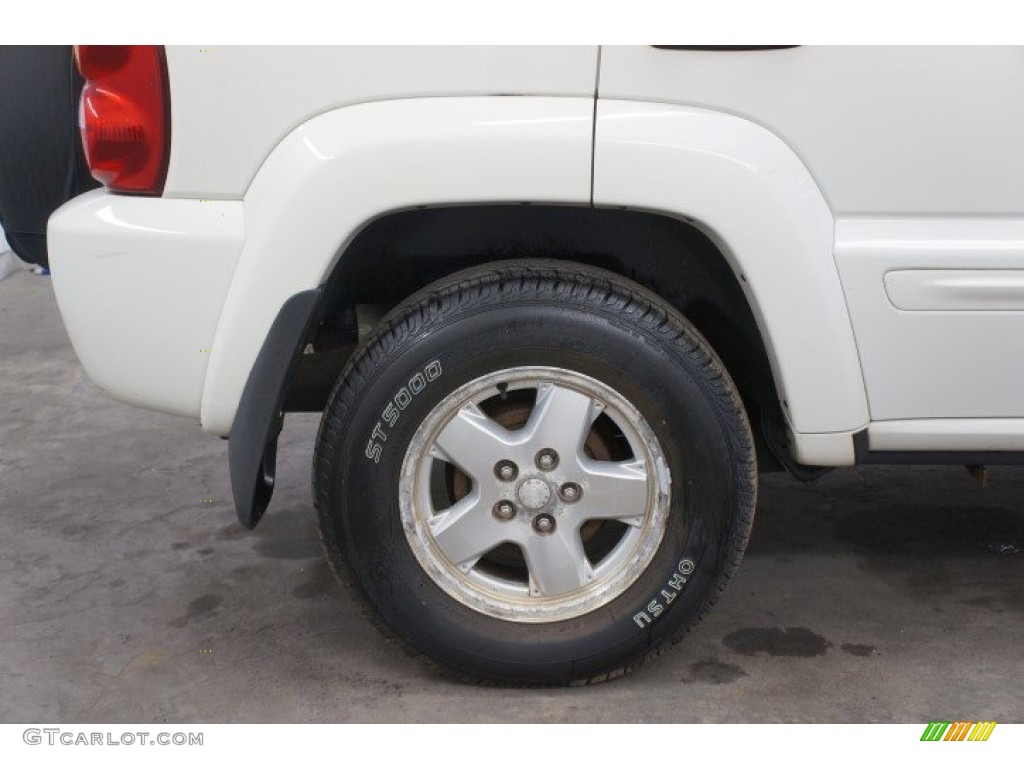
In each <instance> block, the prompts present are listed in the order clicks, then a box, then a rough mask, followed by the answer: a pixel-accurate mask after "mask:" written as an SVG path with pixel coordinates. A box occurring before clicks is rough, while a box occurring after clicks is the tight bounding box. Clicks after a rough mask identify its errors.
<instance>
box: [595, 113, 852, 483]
mask: <svg viewBox="0 0 1024 768" xmlns="http://www.w3.org/2000/svg"><path fill="white" fill-rule="evenodd" d="M595 137H596V138H595V147H594V192H593V200H594V205H596V206H622V207H629V208H634V209H639V210H647V211H652V212H657V213H663V214H666V215H671V216H676V217H680V218H683V219H685V220H687V221H689V222H690V223H692V224H694V225H695V226H698V227H699V228H701V229H702V230H704V231H705V233H706V234H708V235H709V237H711V239H712V240H713V241H714V242H715V243H716V244H717V245H718V246H719V248H720V249H721V250H722V252H723V253H724V254H725V256H726V258H727V259H728V260H729V262H730V264H731V265H732V267H733V270H734V271H735V273H736V275H737V276H738V277H739V279H740V283H741V285H742V286H743V289H744V291H745V292H746V294H747V299H748V301H749V303H750V305H751V308H752V310H753V312H754V317H755V319H756V320H757V322H758V325H759V327H760V329H761V334H762V337H763V340H764V342H765V348H766V350H767V351H768V357H769V360H770V362H771V364H772V369H773V371H774V375H775V378H776V385H777V388H778V391H779V394H780V399H781V400H782V406H783V410H784V412H785V414H786V417H787V419H788V421H789V423H790V426H791V428H792V430H793V432H794V433H795V434H794V437H795V438H796V443H797V445H796V449H797V450H796V451H795V453H796V456H797V459H798V460H801V461H807V460H808V459H811V460H812V461H811V462H809V463H819V464H827V463H831V464H851V463H853V459H854V452H853V441H852V434H853V433H854V432H855V431H858V430H860V429H863V428H864V427H865V426H866V424H867V423H868V420H869V416H868V405H867V396H866V392H865V387H864V379H863V374H862V371H861V366H860V359H859V356H858V353H857V347H856V343H855V340H854V336H853V329H852V324H851V322H850V317H849V312H848V309H847V306H846V300H845V296H844V294H843V290H842V285H841V283H840V280H839V273H838V269H837V267H836V262H835V257H834V254H833V239H834V218H833V216H832V212H831V210H830V209H829V207H828V204H827V203H826V201H825V198H824V196H823V195H822V193H821V190H820V189H819V187H818V185H817V183H816V182H815V181H814V179H813V178H812V177H811V174H810V172H809V171H808V169H807V167H806V166H805V165H804V163H803V162H802V161H801V160H800V158H799V157H797V155H796V154H795V153H794V152H793V150H792V149H790V147H789V146H788V145H787V144H786V143H785V142H783V141H782V140H781V139H780V138H779V137H778V136H776V135H775V134H774V133H772V132H771V131H769V130H768V129H766V128H764V127H762V126H760V125H757V124H756V123H753V122H751V121H749V120H746V119H743V118H740V117H736V116H734V115H730V114H726V113H723V112H717V111H712V110H707V109H700V108H694V107H683V106H675V105H669V104H653V103H645V102H631V101H616V100H605V99H601V100H599V101H598V105H597V124H596V127H595ZM829 435H834V438H832V437H829ZM802 437H803V438H805V439H804V440H803V444H802V446H801V438H802ZM815 438H819V439H815ZM812 443H813V445H812Z"/></svg>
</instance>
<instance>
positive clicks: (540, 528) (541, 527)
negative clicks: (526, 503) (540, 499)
mask: <svg viewBox="0 0 1024 768" xmlns="http://www.w3.org/2000/svg"><path fill="white" fill-rule="evenodd" d="M533 530H535V531H536V532H537V533H551V532H552V531H554V530H555V518H553V517H552V516H551V515H537V516H536V517H535V518H533Z"/></svg>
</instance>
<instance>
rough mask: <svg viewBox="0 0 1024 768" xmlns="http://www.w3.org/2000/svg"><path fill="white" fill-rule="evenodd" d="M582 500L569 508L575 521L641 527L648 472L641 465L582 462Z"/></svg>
mask: <svg viewBox="0 0 1024 768" xmlns="http://www.w3.org/2000/svg"><path fill="white" fill-rule="evenodd" d="M580 468H581V469H582V470H583V478H582V481H581V485H582V486H583V498H582V500H581V501H580V503H579V504H576V505H573V506H571V507H568V508H567V510H566V511H569V512H571V515H572V517H573V518H575V520H576V521H577V522H578V523H579V524H582V523H584V522H586V521H587V520H620V521H622V522H623V523H626V524H627V525H632V526H639V525H641V524H642V523H643V519H644V514H645V512H646V510H647V469H646V467H645V466H644V464H643V462H641V461H636V460H630V461H622V462H619V461H593V460H592V459H582V460H581V461H580Z"/></svg>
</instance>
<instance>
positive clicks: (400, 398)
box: [364, 360, 442, 464]
mask: <svg viewBox="0 0 1024 768" xmlns="http://www.w3.org/2000/svg"><path fill="white" fill-rule="evenodd" d="M441 373H442V371H441V361H440V360H431V361H430V362H429V363H427V364H426V366H424V368H423V370H422V371H418V372H417V373H415V374H413V376H412V378H410V379H409V382H408V384H406V385H405V386H404V387H401V388H400V389H399V390H398V391H397V392H396V393H395V394H394V396H393V397H392V398H391V400H390V401H389V402H388V404H387V405H386V406H384V410H383V411H381V414H380V420H379V421H378V422H377V423H376V424H375V425H374V427H373V432H371V433H370V439H369V440H367V441H366V450H365V451H364V455H365V456H366V458H368V459H370V460H372V461H373V463H374V464H376V463H378V462H379V461H380V457H381V454H382V453H383V452H384V445H383V444H384V442H386V441H387V439H388V433H387V432H386V431H385V430H384V426H385V425H386V426H387V427H388V428H389V429H390V428H392V427H394V426H395V424H397V423H398V419H399V418H400V417H401V415H402V411H404V410H405V409H406V408H408V407H409V406H410V405H411V404H412V399H413V397H414V396H416V395H418V394H419V393H420V392H422V391H423V390H424V389H426V388H427V384H429V383H430V382H432V381H434V380H436V379H437V378H438V377H439V376H440V375H441Z"/></svg>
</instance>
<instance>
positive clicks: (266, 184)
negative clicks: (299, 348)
mask: <svg viewBox="0 0 1024 768" xmlns="http://www.w3.org/2000/svg"><path fill="white" fill-rule="evenodd" d="M593 112H594V102H593V99H592V98H527V97H518V98H508V97H506V98H501V97H489V98H488V97H483V98H473V97H470V98H462V99H408V100H402V101H384V102H377V103H374V104H365V105H358V106H355V107H346V108H344V109H340V110H335V111H333V112H329V113H327V114H324V115H321V116H319V117H317V118H314V119H313V120H311V121H309V122H308V123H306V124H304V125H302V126H301V127H299V128H297V129H296V130H295V131H293V132H292V133H291V134H290V135H289V136H288V138H286V139H285V140H284V141H283V142H281V144H280V146H278V147H277V149H275V150H274V152H273V153H272V154H271V156H270V157H269V158H268V159H267V162H266V163H265V164H264V165H263V167H262V168H261V169H260V172H259V174H257V176H256V178H255V180H254V181H253V183H252V186H251V187H250V189H249V191H248V192H247V193H246V196H245V203H244V204H245V211H246V220H247V221H248V222H249V227H248V230H247V232H246V244H245V248H244V249H243V252H242V256H241V259H240V260H239V265H238V270H237V272H236V273H235V277H234V280H233V281H232V284H231V290H230V292H229V293H228V297H227V301H226V303H225V305H224V311H223V314H222V316H221V321H220V325H219V326H218V328H217V341H216V343H215V345H214V349H213V354H212V356H211V359H210V367H209V370H208V372H207V376H206V386H205V389H204V394H203V405H202V423H203V427H204V429H206V430H208V431H211V432H214V433H217V434H227V433H228V431H230V429H231V424H232V420H233V419H234V414H235V409H236V407H237V405H238V401H239V398H240V397H241V394H242V389H243V388H244V386H245V381H246V378H247V377H248V375H249V370H250V368H251V367H252V364H253V362H254V361H255V359H256V355H257V354H258V353H259V350H260V346H261V345H262V343H263V339H264V338H265V336H266V333H267V330H268V329H269V328H270V325H271V323H272V322H273V320H274V317H275V316H276V315H277V312H278V310H279V309H280V308H281V305H282V304H284V302H285V301H286V300H287V299H288V298H289V297H291V296H292V295H293V294H295V293H298V292H299V291H303V290H308V289H310V288H316V287H317V286H318V285H320V284H321V283H322V282H324V280H325V279H326V278H327V276H328V275H329V274H330V271H331V268H332V267H333V266H334V264H335V261H336V259H337V258H338V256H339V255H340V254H341V252H342V250H343V249H344V246H345V244H346V243H348V242H350V241H351V240H352V238H354V237H355V235H356V234H357V233H358V232H359V230H360V229H361V228H362V227H363V226H365V225H366V224H367V223H369V222H370V221H372V220H373V219H375V218H377V217H378V216H381V215H382V214H385V213H389V212H392V211H399V210H404V209H408V208H412V207H415V206H424V205H458V204H462V203H510V202H512V203H515V202H551V203H576V204H580V205H587V204H589V203H590V169H591V144H592V138H593V128H592V126H593Z"/></svg>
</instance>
